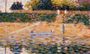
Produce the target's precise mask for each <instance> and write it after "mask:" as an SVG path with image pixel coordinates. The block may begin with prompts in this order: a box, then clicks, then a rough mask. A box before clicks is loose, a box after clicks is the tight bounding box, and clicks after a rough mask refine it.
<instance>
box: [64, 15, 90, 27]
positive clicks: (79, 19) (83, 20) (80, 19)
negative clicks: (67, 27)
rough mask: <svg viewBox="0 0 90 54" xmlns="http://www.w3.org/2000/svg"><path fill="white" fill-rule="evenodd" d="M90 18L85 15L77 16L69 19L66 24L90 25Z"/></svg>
mask: <svg viewBox="0 0 90 54" xmlns="http://www.w3.org/2000/svg"><path fill="white" fill-rule="evenodd" d="M89 20H90V17H89V16H88V15H83V14H75V15H74V16H72V17H69V18H68V19H67V20H66V21H65V22H66V23H75V24H77V23H83V24H84V25H86V26H88V25H90V21H89Z"/></svg>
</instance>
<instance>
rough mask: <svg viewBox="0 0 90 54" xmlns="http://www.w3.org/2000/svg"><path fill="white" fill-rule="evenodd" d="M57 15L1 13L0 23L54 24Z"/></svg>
mask: <svg viewBox="0 0 90 54" xmlns="http://www.w3.org/2000/svg"><path fill="white" fill-rule="evenodd" d="M55 17H56V14H37V13H31V14H27V13H0V22H36V21H47V22H53V21H54V20H55Z"/></svg>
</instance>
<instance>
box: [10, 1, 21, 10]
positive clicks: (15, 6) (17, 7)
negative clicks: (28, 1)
mask: <svg viewBox="0 0 90 54" xmlns="http://www.w3.org/2000/svg"><path fill="white" fill-rule="evenodd" d="M10 9H11V10H22V9H23V4H22V3H21V2H14V3H13V4H12V6H11V8H10Z"/></svg>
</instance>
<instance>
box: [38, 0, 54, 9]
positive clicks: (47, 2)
mask: <svg viewBox="0 0 90 54" xmlns="http://www.w3.org/2000/svg"><path fill="white" fill-rule="evenodd" d="M51 9H52V2H51V0H40V4H39V5H38V10H51Z"/></svg>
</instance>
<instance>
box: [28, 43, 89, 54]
mask: <svg viewBox="0 0 90 54" xmlns="http://www.w3.org/2000/svg"><path fill="white" fill-rule="evenodd" d="M60 47H61V53H58V52H57V45H56V44H55V45H44V44H33V45H32V46H31V45H30V47H28V48H31V49H32V52H34V53H36V54H73V53H76V54H77V53H78V54H82V53H87V52H88V51H89V50H90V46H86V45H79V44H75V45H74V44H72V45H68V46H65V47H67V50H65V49H64V47H63V45H62V46H60ZM27 50H28V49H27Z"/></svg>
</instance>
